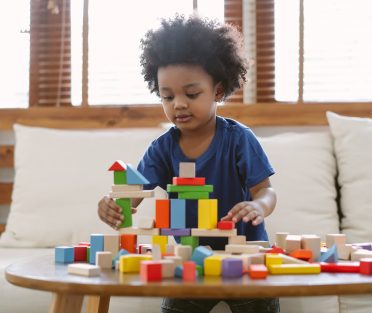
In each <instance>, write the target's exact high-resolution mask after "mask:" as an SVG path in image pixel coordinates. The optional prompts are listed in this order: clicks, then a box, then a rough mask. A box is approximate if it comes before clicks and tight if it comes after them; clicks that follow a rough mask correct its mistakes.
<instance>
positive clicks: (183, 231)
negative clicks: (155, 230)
mask: <svg viewBox="0 0 372 313" xmlns="http://www.w3.org/2000/svg"><path fill="white" fill-rule="evenodd" d="M160 235H163V236H190V235H191V229H190V228H177V229H172V228H161V229H160Z"/></svg>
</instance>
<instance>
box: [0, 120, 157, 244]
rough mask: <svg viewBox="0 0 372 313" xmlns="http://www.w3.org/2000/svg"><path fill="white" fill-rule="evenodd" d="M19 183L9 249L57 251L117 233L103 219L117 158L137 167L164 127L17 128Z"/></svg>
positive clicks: (9, 225)
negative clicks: (93, 236)
mask: <svg viewBox="0 0 372 313" xmlns="http://www.w3.org/2000/svg"><path fill="white" fill-rule="evenodd" d="M14 131H15V138H16V144H15V180H14V187H13V194H12V204H11V208H10V213H9V216H8V221H7V226H6V231H5V232H4V233H3V234H2V236H1V238H0V245H1V246H6V247H54V246H57V245H61V244H74V243H77V242H79V241H86V240H89V235H90V234H91V233H96V232H102V233H110V232H112V231H113V230H112V229H111V228H109V227H108V226H107V225H106V224H104V223H103V222H101V221H100V220H99V218H98V215H97V203H98V200H99V199H100V198H101V197H102V196H104V195H105V194H108V193H109V191H110V188H111V185H112V184H113V175H112V172H108V171H107V170H108V168H109V167H110V165H111V164H112V163H113V161H115V160H117V159H122V160H123V161H124V162H128V163H132V164H133V165H136V164H137V162H138V161H139V160H140V158H141V157H142V154H143V153H144V151H145V150H146V148H147V146H148V145H149V143H150V142H151V141H152V140H153V139H154V138H156V137H157V136H159V135H160V134H161V133H162V132H163V129H162V128H149V129H146V128H142V129H127V130H120V131H119V130H117V131H111V130H110V131H106V130H105V131H97V130H94V131H93V130H92V131H82V130H56V129H46V128H38V127H27V126H21V125H15V126H14Z"/></svg>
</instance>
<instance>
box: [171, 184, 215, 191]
mask: <svg viewBox="0 0 372 313" xmlns="http://www.w3.org/2000/svg"><path fill="white" fill-rule="evenodd" d="M167 191H168V192H204V193H210V192H213V185H203V186H180V185H171V184H168V185H167Z"/></svg>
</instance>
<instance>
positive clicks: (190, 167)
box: [178, 162, 195, 178]
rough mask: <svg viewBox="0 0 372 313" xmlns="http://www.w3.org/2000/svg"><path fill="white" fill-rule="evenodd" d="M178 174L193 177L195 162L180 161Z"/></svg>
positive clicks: (182, 176) (183, 176)
mask: <svg viewBox="0 0 372 313" xmlns="http://www.w3.org/2000/svg"><path fill="white" fill-rule="evenodd" d="M178 176H179V177H181V178H195V163H194V162H180V165H179V175H178Z"/></svg>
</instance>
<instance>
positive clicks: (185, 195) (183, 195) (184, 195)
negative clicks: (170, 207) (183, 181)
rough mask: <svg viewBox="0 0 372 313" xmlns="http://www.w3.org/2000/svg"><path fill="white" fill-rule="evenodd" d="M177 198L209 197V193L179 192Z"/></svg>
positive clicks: (195, 198) (196, 198) (197, 198)
mask: <svg viewBox="0 0 372 313" xmlns="http://www.w3.org/2000/svg"><path fill="white" fill-rule="evenodd" d="M178 199H185V200H193V199H194V200H199V199H209V193H208V192H179V193H178Z"/></svg>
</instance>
